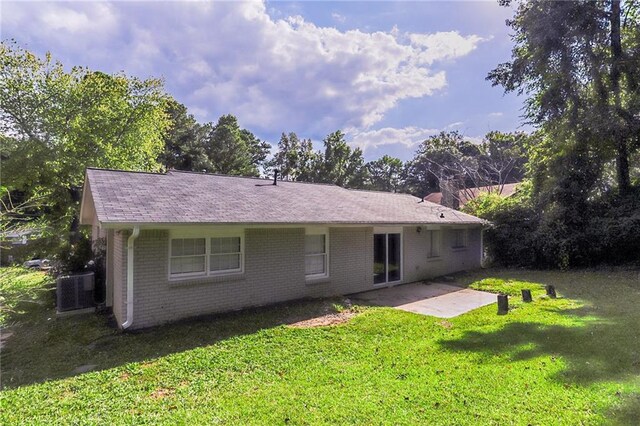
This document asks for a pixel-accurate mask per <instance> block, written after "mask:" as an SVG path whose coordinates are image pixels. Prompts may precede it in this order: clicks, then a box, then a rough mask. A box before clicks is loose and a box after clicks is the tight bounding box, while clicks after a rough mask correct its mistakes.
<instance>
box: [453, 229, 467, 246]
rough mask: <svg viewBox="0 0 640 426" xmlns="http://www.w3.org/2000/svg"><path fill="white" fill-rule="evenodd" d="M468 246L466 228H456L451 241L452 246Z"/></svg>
mask: <svg viewBox="0 0 640 426" xmlns="http://www.w3.org/2000/svg"><path fill="white" fill-rule="evenodd" d="M466 246H467V230H466V229H454V230H453V239H452V241H451V248H454V249H462V248H465V247H466Z"/></svg>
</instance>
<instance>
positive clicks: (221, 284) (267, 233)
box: [113, 227, 480, 328]
mask: <svg viewBox="0 0 640 426" xmlns="http://www.w3.org/2000/svg"><path fill="white" fill-rule="evenodd" d="M129 234H130V233H129V232H122V233H120V232H116V233H114V271H113V273H114V307H113V310H114V314H115V316H116V318H117V320H118V323H119V324H122V322H124V321H125V319H126V285H125V284H126V273H127V268H126V264H127V253H126V252H127V250H126V244H127V238H128V235H129ZM304 234H305V231H304V229H303V228H295V229H294V228H283V229H247V230H245V271H244V273H243V274H241V275H230V276H224V277H202V278H193V279H189V280H180V281H173V280H171V281H170V280H169V279H168V252H169V231H165V230H146V231H142V232H141V233H140V236H139V237H138V238H137V239H136V241H135V268H134V282H135V286H134V320H133V325H132V328H142V327H149V326H153V325H157V324H162V323H165V322H169V321H174V320H177V319H180V318H186V317H190V316H196V315H201V314H207V313H214V312H224V311H230V310H235V309H240V308H245V307H249V306H259V305H266V304H270V303H275V302H281V301H286V300H292V299H299V298H303V297H323V296H332V295H340V294H350V293H355V292H359V291H366V290H370V289H372V288H373V228H372V227H366V228H331V229H330V231H329V247H330V252H329V257H330V266H329V268H330V269H329V271H330V276H329V278H328V279H325V280H320V281H315V282H307V281H306V280H305V275H304ZM403 235H404V247H403V250H404V257H405V259H404V268H405V269H404V281H405V282H411V281H416V280H420V279H425V278H429V277H433V276H436V275H442V274H445V273H451V272H454V271H458V270H463V269H471V268H475V267H478V266H480V230H479V229H477V230H473V231H469V247H468V248H467V249H465V250H463V251H458V252H455V253H454V252H451V249H450V248H449V247H450V245H451V244H450V241H451V235H450V234H449V233H448V232H444V235H443V257H442V260H441V261H438V262H428V261H427V259H426V239H425V238H426V237H425V235H426V233H425V232H422V233H421V234H418V233H417V232H416V228H415V227H405V228H404V234H403ZM118 277H119V278H118Z"/></svg>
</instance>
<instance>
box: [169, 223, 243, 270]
mask: <svg viewBox="0 0 640 426" xmlns="http://www.w3.org/2000/svg"><path fill="white" fill-rule="evenodd" d="M243 256H244V246H243V237H242V234H240V233H238V234H232V235H229V234H223V235H222V236H211V235H206V234H205V236H203V237H197V238H186V237H185V238H183V237H182V236H181V237H180V238H171V242H170V249H169V277H170V278H172V279H180V278H188V277H195V276H206V275H212V276H214V275H225V274H235V273H241V272H242V271H243V270H244V257H243Z"/></svg>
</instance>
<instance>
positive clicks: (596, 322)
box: [0, 270, 640, 425]
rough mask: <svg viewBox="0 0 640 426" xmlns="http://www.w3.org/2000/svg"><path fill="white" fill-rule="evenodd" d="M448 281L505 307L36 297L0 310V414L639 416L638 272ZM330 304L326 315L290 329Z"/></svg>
mask: <svg viewBox="0 0 640 426" xmlns="http://www.w3.org/2000/svg"><path fill="white" fill-rule="evenodd" d="M456 279H457V282H458V284H461V285H470V286H472V287H474V288H478V289H483V290H489V291H494V292H498V291H505V292H508V293H510V294H511V295H512V296H513V297H511V306H512V309H511V311H510V312H509V314H508V315H504V316H498V315H496V310H497V308H496V305H495V304H494V305H490V306H487V307H484V308H481V309H478V310H476V311H472V312H470V313H467V314H465V315H462V316H460V317H457V318H453V319H449V320H442V319H439V318H434V317H427V316H421V315H417V314H412V313H408V312H403V311H399V310H394V309H391V308H378V307H366V306H362V307H359V306H356V307H351V308H349V307H348V304H347V303H346V302H345V301H344V300H343V299H335V300H322V301H307V302H295V303H290V304H283V305H279V306H275V307H271V308H264V309H256V310H249V311H245V312H240V313H234V314H229V315H222V316H213V317H210V318H202V319H199V320H194V321H186V322H182V323H178V324H172V325H168V326H165V327H159V328H155V329H151V330H146V331H143V332H139V333H124V334H123V333H120V332H118V331H116V330H113V329H111V328H109V327H108V326H107V323H106V322H107V321H106V317H104V316H84V317H74V318H65V319H56V318H55V313H54V310H53V308H52V299H51V296H48V295H44V296H42V295H41V296H40V303H33V302H28V303H27V304H26V305H25V304H23V305H21V306H22V308H23V309H16V311H21V310H22V311H24V312H22V313H20V312H18V313H14V314H12V316H11V319H10V321H9V322H11V323H12V325H11V326H10V329H9V330H10V332H12V333H13V335H12V336H11V337H10V338H8V339H7V340H6V342H5V343H4V347H3V348H2V365H1V367H2V377H1V378H2V386H3V390H2V392H0V407H1V410H0V423H1V424H20V423H29V424H54V423H55V424H65V423H66V424H123V423H126V424H134V423H135V424H204V423H206V424H345V423H346V424H353V423H358V424H447V425H448V424H455V425H465V424H468V425H479V424H482V425H484V424H496V425H506V424H517V425H520V424H522V425H529V424H531V425H551V424H553V425H556V424H566V425H578V424H629V425H635V424H640V276H639V273H638V271H623V272H586V271H577V272H538V271H524V270H485V271H479V272H476V273H469V274H463V275H459V276H457V278H456ZM5 281H6V280H5ZM522 281H525V282H526V283H522ZM544 284H554V285H555V286H556V288H557V290H558V292H559V298H558V299H555V300H553V299H549V298H547V297H546V296H545V295H544V289H543V288H542V285H544ZM7 285H8V284H7V283H6V282H5V283H3V286H7ZM521 288H531V289H532V290H533V294H534V302H533V303H530V304H524V303H522V302H520V301H519V293H520V289H521ZM3 292H4V289H3ZM344 309H349V310H348V311H347V312H349V313H353V314H355V315H354V316H353V317H351V318H350V319H349V320H348V321H346V322H344V323H341V324H337V325H330V326H320V327H297V326H292V324H295V323H296V322H298V321H300V320H304V319H309V318H313V317H316V316H320V315H323V314H327V313H331V312H335V311H343V310H344ZM78 367H81V368H78ZM91 368H94V369H95V370H94V371H91V372H86V373H81V372H80V371H83V370H86V369H91Z"/></svg>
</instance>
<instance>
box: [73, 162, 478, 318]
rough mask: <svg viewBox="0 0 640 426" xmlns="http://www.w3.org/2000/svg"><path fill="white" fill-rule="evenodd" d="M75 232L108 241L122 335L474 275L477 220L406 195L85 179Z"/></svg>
mask: <svg viewBox="0 0 640 426" xmlns="http://www.w3.org/2000/svg"><path fill="white" fill-rule="evenodd" d="M80 215H81V223H82V224H83V225H90V226H92V230H93V236H94V239H95V238H102V237H106V241H107V271H106V272H107V304H108V305H109V306H111V307H112V308H113V312H114V314H115V317H116V320H117V323H118V325H119V326H120V327H122V328H129V327H131V328H142V327H148V326H153V325H157V324H161V323H164V322H168V321H173V320H177V319H180V318H185V317H190V316H196V315H201V314H207V313H213V312H223V311H230V310H235V309H240V308H245V307H250V306H257V305H265V304H269V303H275V302H282V301H286V300H292V299H300V298H304V297H324V296H333V295H343V294H350V293H355V292H361V291H365V290H372V289H374V288H378V287H384V286H390V285H396V284H400V283H407V282H412V281H418V280H422V279H426V278H430V277H435V276H439V275H443V274H448V273H452V272H455V271H460V270H465V269H472V268H477V267H479V266H480V264H481V259H482V234H481V231H482V225H483V221H482V220H481V219H478V218H476V217H473V216H470V215H467V214H464V213H461V212H458V211H455V210H451V209H448V208H445V207H442V206H440V205H436V204H432V203H429V202H424V201H422V200H420V199H419V198H416V197H413V196H411V195H405V194H394V193H386V192H373V191H358V190H349V189H344V188H341V187H338V186H334V185H323V184H309V183H300V182H285V181H278V182H277V185H274V184H273V183H272V181H271V180H265V179H258V178H246V177H233V176H223V175H211V174H201V173H191V172H179V171H170V172H167V173H166V174H157V173H137V172H124V171H114V170H101V169H88V170H87V172H86V178H85V183H84V191H83V198H82V207H81V213H80Z"/></svg>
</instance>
